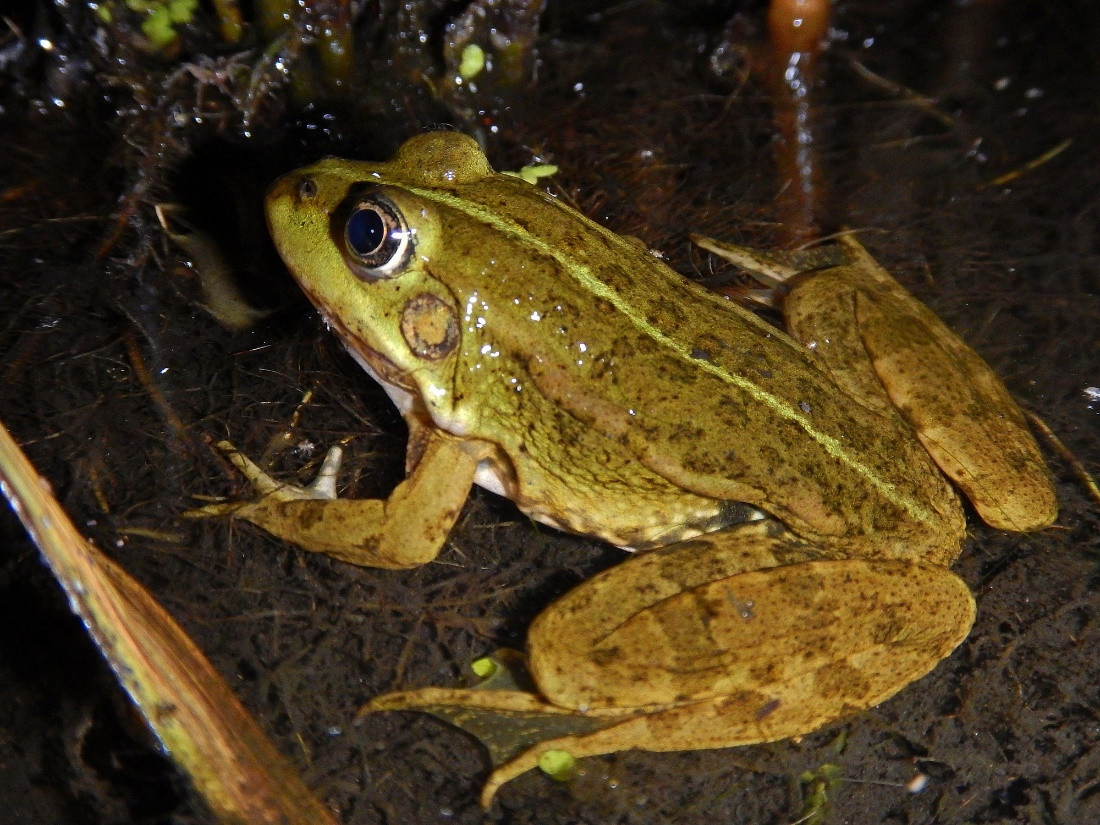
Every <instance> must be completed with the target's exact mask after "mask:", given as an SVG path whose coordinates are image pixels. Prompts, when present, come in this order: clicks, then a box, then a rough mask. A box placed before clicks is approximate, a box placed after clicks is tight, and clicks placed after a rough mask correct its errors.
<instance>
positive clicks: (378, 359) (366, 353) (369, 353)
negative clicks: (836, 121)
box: [306, 291, 417, 415]
mask: <svg viewBox="0 0 1100 825" xmlns="http://www.w3.org/2000/svg"><path fill="white" fill-rule="evenodd" d="M306 295H307V296H308V297H309V299H310V300H311V301H314V298H313V295H312V294H310V293H309V292H308V291H306ZM314 305H315V306H316V307H317V311H318V313H320V315H321V320H322V321H324V322H325V326H327V327H328V328H329V330H330V331H332V332H334V333H335V334H336V337H337V338H338V339H339V340H340V342H341V343H342V344H343V345H344V348H345V349H347V351H348V353H350V354H351V357H352V358H354V359H355V360H356V362H357V363H358V364H359V366H360V367H362V368H363V370H364V371H365V372H366V373H367V375H369V376H370V377H371V378H373V379H374V380H375V381H377V382H378V383H379V384H380V385H381V386H382V389H384V390H385V391H386V394H387V395H388V396H389V397H390V400H391V401H393V403H394V405H396V407H397V409H398V411H399V412H400V413H401V414H402V415H404V414H405V413H406V412H408V411H409V410H411V409H412V408H413V406H415V399H416V398H417V396H416V394H415V393H414V391H413V387H410V386H409V385H408V383H407V382H406V381H405V375H404V373H403V372H402V371H401V368H400V367H398V366H397V364H395V363H393V361H391V360H390V359H388V358H386V356H384V355H383V354H382V353H380V352H378V351H377V350H375V349H372V348H371V347H368V346H367V345H366V344H364V343H363V342H362V340H361V339H360V338H359V336H357V335H355V334H354V333H352V332H351V330H349V329H348V328H347V326H346V325H344V324H343V323H342V322H341V321H340V320H339V319H338V318H336V317H335V316H333V315H331V314H330V313H329V312H327V311H326V310H325V308H324V305H323V304H321V303H320V302H318V301H314Z"/></svg>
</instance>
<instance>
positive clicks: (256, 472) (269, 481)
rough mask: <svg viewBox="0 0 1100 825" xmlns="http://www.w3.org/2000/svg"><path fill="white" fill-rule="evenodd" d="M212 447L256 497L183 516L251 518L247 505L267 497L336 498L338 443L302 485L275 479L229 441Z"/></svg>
mask: <svg viewBox="0 0 1100 825" xmlns="http://www.w3.org/2000/svg"><path fill="white" fill-rule="evenodd" d="M214 446H215V447H217V448H218V449H219V450H220V451H221V452H223V453H224V454H225V457H226V458H228V459H229V461H230V463H232V464H233V466H234V467H236V468H237V469H238V470H239V471H240V473H241V475H243V476H244V477H245V479H247V480H248V482H249V483H250V484H251V485H252V488H253V489H254V490H255V491H256V493H257V495H258V498H257V499H253V500H250V501H224V502H218V503H216V504H208V505H206V506H205V507H199V508H196V509H194V510H188V511H187V512H186V513H184V514H183V516H184V518H212V517H216V516H226V515H234V516H238V517H240V518H244V519H248V520H249V521H251V519H250V518H249V512H250V508H254V507H256V506H257V505H259V504H260V503H261V502H263V501H265V500H267V499H269V498H270V499H273V500H274V501H331V500H332V499H335V498H336V474H337V473H338V472H339V471H340V463H341V462H342V461H343V458H344V451H343V449H342V448H341V447H340V446H339V445H334V446H333V447H331V448H330V449H329V451H328V453H326V454H325V459H324V461H322V462H321V469H320V470H319V471H318V473H317V477H316V478H315V479H314V480H313V482H312V483H311V484H309V485H307V486H305V487H301V486H299V485H297V484H288V483H286V482H284V481H276V480H275V479H273V478H272V477H271V476H270V475H268V474H267V473H266V472H264V471H263V470H261V469H260V468H259V466H257V465H256V462H254V461H253V460H252V459H251V458H249V457H248V456H246V455H245V454H244V453H242V452H241V451H240V450H238V449H237V448H236V447H235V446H233V444H232V443H231V442H229V441H225V440H222V441H218V442H217V443H215V444H214Z"/></svg>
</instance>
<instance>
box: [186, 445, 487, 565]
mask: <svg viewBox="0 0 1100 825" xmlns="http://www.w3.org/2000/svg"><path fill="white" fill-rule="evenodd" d="M217 447H218V449H219V450H221V451H223V452H224V453H225V454H226V456H227V457H228V458H229V460H230V461H231V462H232V463H233V465H234V466H236V467H237V468H238V469H239V470H240V471H241V473H243V474H244V476H245V478H247V479H248V480H249V482H250V483H251V484H252V486H253V487H254V488H255V489H256V491H257V492H258V493H259V498H257V499H255V500H253V501H244V502H239V501H237V502H219V503H216V504H210V505H207V506H206V507H201V508H199V509H197V510H192V511H190V512H188V513H185V514H184V515H185V517H188V518H210V517H212V516H226V515H228V516H232V517H234V518H241V519H245V520H246V521H248V522H250V523H251V524H254V525H256V526H257V527H259V528H260V529H262V530H265V531H267V532H268V533H270V534H271V535H273V536H275V537H277V538H280V539H283V540H284V541H287V542H290V543H291V544H295V545H297V546H298V547H301V548H302V549H303V550H310V551H312V552H314V553H324V554H326V555H328V556H332V557H333V558H337V559H340V560H341V561H346V562H350V563H351V564H358V565H362V566H364V567H384V568H388V569H396V568H406V567H416V566H418V565H420V564H424V563H425V562H428V561H431V560H432V559H434V558H435V557H436V555H437V554H438V553H439V550H440V548H441V547H442V546H443V543H444V541H446V538H447V534H448V533H449V532H450V530H451V527H452V526H453V525H454V523H455V520H456V519H457V518H458V514H459V512H461V510H462V505H463V503H464V502H465V501H466V496H467V495H468V494H469V492H470V485H471V484H472V483H473V479H474V474H475V472H476V471H477V466H478V462H479V461H480V459H481V458H482V457H483V455H484V450H483V448H482V447H481V445H480V444H478V443H476V442H472V443H471V442H463V441H462V440H459V439H455V438H452V437H451V436H448V435H447V434H446V433H443V432H437V431H433V432H431V433H428V434H427V435H426V437H425V438H424V439H423V444H422V445H421V449H420V451H419V456H418V461H417V464H416V466H415V468H414V469H413V470H412V472H410V474H409V476H408V477H407V478H406V479H405V480H404V481H403V482H401V483H400V484H399V485H398V486H397V488H396V489H395V490H394V491H393V492H392V493H391V494H390V496H389V498H386V499H372V498H363V499H347V498H337V496H336V472H337V470H338V469H339V466H340V460H341V456H342V451H341V450H340V448H339V447H333V448H332V449H331V450H329V452H328V455H327V456H326V457H325V460H324V462H323V463H322V465H321V470H320V472H319V473H318V475H317V479H316V480H315V481H314V482H313V483H312V484H310V485H309V486H308V487H299V486H297V485H295V484H285V483H283V482H279V481H276V480H275V479H273V478H271V476H269V475H268V474H267V473H265V472H264V471H263V470H261V469H260V468H259V467H257V466H256V465H255V463H253V462H252V461H251V460H250V459H249V458H248V457H247V456H246V455H244V454H243V453H241V452H240V451H239V450H237V449H236V448H235V447H234V446H233V445H232V444H230V443H229V442H228V441H221V442H219V443H218V444H217Z"/></svg>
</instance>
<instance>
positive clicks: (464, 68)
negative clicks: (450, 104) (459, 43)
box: [458, 43, 485, 80]
mask: <svg viewBox="0 0 1100 825" xmlns="http://www.w3.org/2000/svg"><path fill="white" fill-rule="evenodd" d="M484 68H485V52H484V51H483V50H482V48H481V46H478V45H477V44H476V43H469V44H467V45H466V47H465V48H464V49H463V50H462V60H461V61H460V62H459V64H458V76H459V77H461V78H462V79H463V80H473V79H474V78H475V77H477V76H478V75H479V74H481V72H482V70H483V69H484Z"/></svg>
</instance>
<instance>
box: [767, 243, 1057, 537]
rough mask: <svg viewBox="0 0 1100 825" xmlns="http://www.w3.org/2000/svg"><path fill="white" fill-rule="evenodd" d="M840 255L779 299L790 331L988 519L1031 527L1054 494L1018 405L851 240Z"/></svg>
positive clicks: (1046, 520) (1046, 518)
mask: <svg viewBox="0 0 1100 825" xmlns="http://www.w3.org/2000/svg"><path fill="white" fill-rule="evenodd" d="M844 245H845V247H846V248H847V252H848V254H849V263H848V264H847V265H845V266H838V267H834V268H831V269H827V270H824V271H823V272H822V273H821V274H819V275H807V276H805V277H803V278H802V279H801V280H800V281H799V282H798V283H796V285H795V287H794V289H793V290H792V292H791V293H790V294H789V295H788V297H787V299H786V301H785V303H784V313H785V315H786V318H787V324H788V327H789V328H790V331H791V334H792V335H794V336H795V337H796V338H797V339H799V340H800V341H802V342H804V343H807V344H808V343H810V342H815V343H816V345H815V346H814V348H813V352H814V356H815V357H816V358H817V359H818V361H819V363H820V364H821V365H822V366H823V367H824V368H825V369H826V370H827V371H828V372H829V373H830V375H832V377H833V379H834V380H836V381H837V383H838V384H840V385H841V386H842V387H843V388H844V389H845V390H847V391H848V393H849V394H850V395H852V396H853V397H856V398H860V399H862V400H864V402H865V403H869V404H870V405H871V406H875V407H877V408H880V409H881V408H882V407H883V404H884V402H885V403H888V404H889V405H890V406H891V407H893V408H896V409H897V410H899V411H900V412H901V414H902V415H903V416H904V417H905V419H906V420H907V421H908V422H909V424H910V425H911V426H912V427H913V430H914V431H915V432H916V434H917V437H918V438H919V439H920V441H921V443H922V444H923V445H924V447H925V449H927V450H928V452H929V453H930V454H931V455H932V457H933V459H934V460H935V462H936V464H937V465H939V467H940V469H941V470H943V472H944V473H946V474H947V475H948V476H949V477H950V478H951V479H952V480H953V481H954V482H955V483H956V484H958V485H959V487H961V488H962V489H963V491H964V492H965V493H966V495H967V497H968V498H969V499H970V500H971V502H972V503H973V504H974V507H975V508H976V509H977V510H978V512H979V513H980V514H981V516H982V518H983V519H984V520H985V521H986V522H987V523H988V524H990V525H992V526H994V527H997V528H1000V529H1004V530H1035V529H1039V528H1041V527H1045V526H1046V525H1048V524H1050V523H1051V522H1052V521H1053V520H1054V517H1055V516H1056V514H1057V509H1058V505H1057V500H1056V498H1055V494H1054V487H1053V484H1052V482H1051V478H1050V473H1049V471H1048V470H1047V467H1046V464H1045V462H1044V461H1043V459H1042V456H1041V454H1040V453H1039V448H1038V445H1037V444H1036V443H1035V439H1034V438H1033V437H1032V436H1031V433H1030V432H1029V430H1028V427H1027V422H1026V421H1025V419H1024V417H1023V414H1022V413H1021V412H1020V409H1019V408H1018V407H1017V406H1016V403H1015V401H1013V399H1012V396H1011V395H1010V394H1009V392H1008V390H1007V389H1006V388H1005V386H1004V384H1003V383H1002V382H1001V380H1000V378H998V377H997V375H996V373H994V372H993V370H992V369H991V368H990V367H989V365H988V364H986V363H985V361H984V360H982V358H981V357H979V356H978V354H977V353H975V352H974V351H973V350H972V349H971V348H970V347H969V346H967V344H966V343H965V342H964V341H963V340H962V339H960V338H959V337H958V336H957V335H955V333H954V332H952V331H951V330H950V329H948V328H947V326H946V325H944V323H943V322H942V321H941V320H940V319H939V318H938V317H936V315H935V314H934V313H933V312H932V311H931V310H930V309H928V308H927V307H926V306H924V304H922V303H920V302H919V301H917V300H916V299H915V298H914V297H913V296H912V295H910V294H909V293H908V292H907V291H906V290H905V289H904V287H902V286H901V285H900V284H899V283H898V282H897V281H896V280H894V278H893V277H892V276H891V275H890V274H889V273H888V272H886V270H884V269H883V268H882V267H880V266H879V265H878V264H877V263H876V262H875V260H874V259H873V258H872V257H871V256H870V255H869V254H868V253H867V251H866V250H865V249H864V248H863V247H862V246H861V245H860V244H859V243H858V242H857V241H855V240H853V239H851V238H848V239H846V240H845V241H844Z"/></svg>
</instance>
